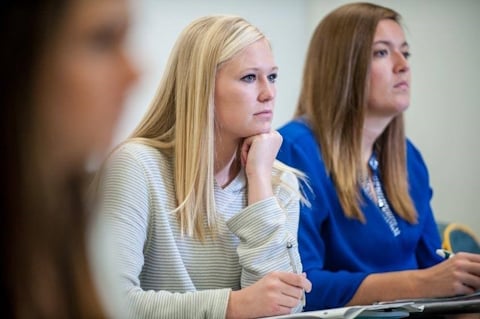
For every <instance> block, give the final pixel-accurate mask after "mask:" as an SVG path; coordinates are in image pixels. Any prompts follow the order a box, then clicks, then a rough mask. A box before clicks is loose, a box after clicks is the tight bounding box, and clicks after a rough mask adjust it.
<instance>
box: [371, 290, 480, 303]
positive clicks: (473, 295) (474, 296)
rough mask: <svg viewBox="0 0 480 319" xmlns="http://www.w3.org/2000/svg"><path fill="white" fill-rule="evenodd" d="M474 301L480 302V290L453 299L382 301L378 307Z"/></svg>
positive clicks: (452, 297)
mask: <svg viewBox="0 0 480 319" xmlns="http://www.w3.org/2000/svg"><path fill="white" fill-rule="evenodd" d="M472 299H479V300H480V290H478V291H476V292H474V293H471V294H468V295H457V296H451V297H434V298H416V299H400V300H394V301H380V302H377V303H376V304H377V305H389V304H397V303H399V302H413V303H415V304H421V303H423V304H426V303H433V302H441V301H462V300H472Z"/></svg>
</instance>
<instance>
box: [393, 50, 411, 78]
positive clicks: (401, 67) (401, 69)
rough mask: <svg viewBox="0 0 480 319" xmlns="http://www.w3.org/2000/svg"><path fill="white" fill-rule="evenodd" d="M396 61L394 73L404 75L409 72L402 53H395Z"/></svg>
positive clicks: (408, 66) (408, 65)
mask: <svg viewBox="0 0 480 319" xmlns="http://www.w3.org/2000/svg"><path fill="white" fill-rule="evenodd" d="M395 56H396V60H395V64H394V72H395V73H405V72H408V71H409V70H410V63H409V62H408V60H407V58H406V57H405V55H404V53H403V52H396V55H395Z"/></svg>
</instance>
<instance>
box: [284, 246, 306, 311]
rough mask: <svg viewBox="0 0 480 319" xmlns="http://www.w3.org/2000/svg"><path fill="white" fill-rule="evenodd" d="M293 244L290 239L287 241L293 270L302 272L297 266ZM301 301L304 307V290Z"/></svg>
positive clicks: (297, 272)
mask: <svg viewBox="0 0 480 319" xmlns="http://www.w3.org/2000/svg"><path fill="white" fill-rule="evenodd" d="M292 248H293V244H292V243H291V242H290V241H288V242H287V252H288V257H289V259H290V265H291V266H292V271H293V272H294V273H295V274H300V272H299V271H298V268H297V264H296V263H295V258H294V255H293V249H292ZM301 302H302V307H305V292H303V294H302V298H301Z"/></svg>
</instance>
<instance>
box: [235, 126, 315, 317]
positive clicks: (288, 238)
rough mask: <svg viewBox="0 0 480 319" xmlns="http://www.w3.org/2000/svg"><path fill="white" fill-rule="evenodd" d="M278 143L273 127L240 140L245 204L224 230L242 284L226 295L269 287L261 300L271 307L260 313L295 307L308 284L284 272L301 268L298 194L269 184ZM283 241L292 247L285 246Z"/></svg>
mask: <svg viewBox="0 0 480 319" xmlns="http://www.w3.org/2000/svg"><path fill="white" fill-rule="evenodd" d="M280 143H281V137H280V135H279V134H278V133H277V132H271V133H267V134H260V135H256V136H253V137H250V138H247V139H246V140H245V142H244V144H243V145H242V163H243V165H244V166H245V171H246V175H247V179H248V206H247V207H246V208H245V209H244V210H242V211H241V212H239V213H238V214H236V215H235V216H234V217H232V218H231V219H230V220H228V222H227V226H228V227H229V229H230V230H231V231H232V232H233V233H234V234H235V235H237V236H238V237H239V238H240V244H239V246H238V248H237V253H238V255H239V261H240V264H241V265H242V276H241V286H242V288H246V289H242V291H240V292H234V293H232V299H235V298H236V296H235V294H237V293H238V294H243V293H244V292H246V291H250V292H253V291H254V289H257V288H258V287H262V286H264V285H266V287H268V286H271V287H275V289H272V290H271V293H269V294H273V295H277V296H278V297H274V298H273V299H271V301H269V302H268V303H263V307H265V306H267V308H271V309H272V311H273V312H270V313H265V314H263V315H273V314H285V313H290V312H291V308H294V310H293V311H297V312H298V311H301V309H302V305H301V304H300V303H299V298H300V297H301V296H302V295H303V289H305V288H307V289H309V283H308V281H307V280H306V279H305V277H304V276H302V275H301V274H298V275H297V274H293V273H290V272H292V270H293V268H297V269H298V271H301V264H300V258H299V255H298V249H297V240H296V238H297V229H298V209H299V207H298V203H299V198H298V196H294V192H291V191H286V190H281V188H280V187H275V189H274V188H273V187H272V171H274V169H273V163H274V161H275V155H276V153H277V151H278V147H279V145H280ZM281 177H284V178H286V179H287V180H286V182H287V183H289V184H290V186H291V187H292V188H293V189H298V184H297V182H296V178H295V177H294V176H293V174H292V175H291V176H289V178H288V177H285V176H281ZM274 193H275V196H274V195H273V194H274ZM289 244H290V245H292V248H287V247H288V245H289ZM292 265H293V266H292ZM272 285H273V286H272ZM247 287H248V288H247ZM259 296H260V297H261V295H259ZM286 297H288V298H286ZM254 304H255V303H254ZM270 304H271V306H270ZM277 310H278V311H277Z"/></svg>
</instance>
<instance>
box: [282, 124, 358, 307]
mask: <svg viewBox="0 0 480 319" xmlns="http://www.w3.org/2000/svg"><path fill="white" fill-rule="evenodd" d="M291 128H292V130H291V131H285V130H280V133H281V134H282V135H283V143H282V146H281V149H280V151H279V153H278V156H277V158H278V159H279V160H280V161H282V162H284V163H285V164H287V165H290V166H292V167H294V168H296V169H298V170H300V171H302V172H303V173H305V174H306V176H307V178H308V181H309V187H307V186H304V187H303V188H304V189H305V190H306V195H307V199H308V201H309V202H310V204H311V206H310V207H308V206H306V205H301V209H300V221H299V231H298V241H299V251H300V256H301V260H302V264H303V267H304V271H305V272H306V274H307V278H308V279H309V280H310V281H311V282H312V291H311V292H310V293H308V294H306V306H305V308H304V310H305V311H310V310H318V309H326V308H334V307H341V306H344V305H345V304H346V303H347V302H348V301H349V300H350V299H351V298H352V297H353V295H354V294H355V292H356V290H357V289H358V287H359V285H360V284H361V282H362V281H363V280H364V278H365V277H366V276H367V275H368V273H364V272H349V271H344V270H336V271H330V270H326V269H325V247H326V243H325V241H324V235H325V234H324V231H325V228H326V225H327V224H328V223H329V220H328V216H329V212H330V211H331V207H330V202H331V201H332V199H331V197H332V196H335V195H334V194H333V193H332V191H334V189H333V188H329V186H328V185H330V183H331V181H330V180H329V178H328V175H327V173H326V171H325V167H324V164H323V161H322V159H321V154H320V152H319V148H318V145H317V144H316V142H315V140H314V138H313V136H312V135H311V134H309V133H305V134H303V135H301V136H297V137H295V138H291V137H290V136H289V134H290V133H293V135H296V134H299V131H301V128H298V127H297V126H293V127H291ZM304 130H305V129H304ZM339 236H341V234H339Z"/></svg>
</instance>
